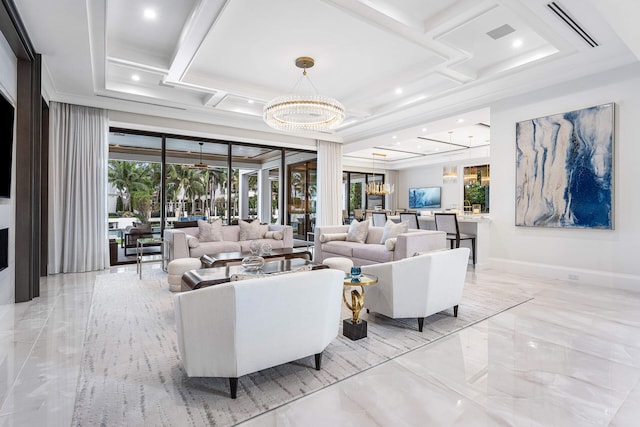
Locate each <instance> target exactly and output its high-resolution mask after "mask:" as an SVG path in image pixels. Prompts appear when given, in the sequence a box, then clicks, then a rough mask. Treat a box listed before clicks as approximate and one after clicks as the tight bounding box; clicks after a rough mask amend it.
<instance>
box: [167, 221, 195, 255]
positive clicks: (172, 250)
mask: <svg viewBox="0 0 640 427" xmlns="http://www.w3.org/2000/svg"><path fill="white" fill-rule="evenodd" d="M164 238H165V240H166V241H167V246H168V248H169V261H172V260H174V259H177V258H189V256H190V252H189V243H188V241H187V234H186V233H185V232H184V231H182V230H176V229H167V230H164Z"/></svg>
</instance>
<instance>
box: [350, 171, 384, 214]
mask: <svg viewBox="0 0 640 427" xmlns="http://www.w3.org/2000/svg"><path fill="white" fill-rule="evenodd" d="M342 180H343V184H344V185H345V188H347V187H348V192H345V194H347V195H348V197H345V206H344V209H345V210H346V211H347V212H348V213H349V217H353V218H356V219H361V218H362V217H364V215H365V212H366V211H367V210H376V209H384V208H385V198H384V196H383V195H377V194H367V184H369V183H380V184H384V175H381V174H370V173H362V172H343V174H342Z"/></svg>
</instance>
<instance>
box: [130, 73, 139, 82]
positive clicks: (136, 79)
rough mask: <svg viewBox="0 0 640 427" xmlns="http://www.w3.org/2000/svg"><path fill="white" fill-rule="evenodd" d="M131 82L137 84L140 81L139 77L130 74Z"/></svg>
mask: <svg viewBox="0 0 640 427" xmlns="http://www.w3.org/2000/svg"><path fill="white" fill-rule="evenodd" d="M131 80H133V81H134V82H139V81H140V76H139V75H137V74H132V75H131Z"/></svg>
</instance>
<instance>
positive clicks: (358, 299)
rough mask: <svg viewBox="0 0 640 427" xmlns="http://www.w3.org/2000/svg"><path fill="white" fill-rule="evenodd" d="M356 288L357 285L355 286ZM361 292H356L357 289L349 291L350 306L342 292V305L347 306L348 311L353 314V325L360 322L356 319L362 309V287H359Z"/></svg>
mask: <svg viewBox="0 0 640 427" xmlns="http://www.w3.org/2000/svg"><path fill="white" fill-rule="evenodd" d="M356 286H357V285H356ZM360 290H361V292H358V290H357V289H352V290H351V305H349V303H348V302H347V297H346V296H345V294H344V290H343V291H342V300H343V301H344V304H345V305H346V306H347V308H348V309H349V310H351V312H352V313H353V316H352V317H351V323H353V324H354V325H356V324H358V323H359V322H360V319H359V318H358V317H359V316H360V311H361V310H362V308H363V307H364V286H360Z"/></svg>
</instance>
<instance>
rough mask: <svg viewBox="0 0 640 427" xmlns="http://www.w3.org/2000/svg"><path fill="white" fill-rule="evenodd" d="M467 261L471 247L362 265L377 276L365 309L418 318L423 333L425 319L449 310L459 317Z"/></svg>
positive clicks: (365, 269) (370, 289) (370, 287)
mask: <svg viewBox="0 0 640 427" xmlns="http://www.w3.org/2000/svg"><path fill="white" fill-rule="evenodd" d="M468 260H469V248H459V249H452V250H443V251H434V252H429V253H426V254H423V255H418V256H414V257H411V258H405V259H401V260H399V261H392V262H387V263H384V264H376V265H365V266H362V272H363V273H369V274H374V275H376V276H378V283H377V284H376V285H374V286H369V287H368V288H367V292H366V293H365V296H364V306H365V307H366V308H367V312H370V311H373V312H375V313H380V314H383V315H385V316H387V317H391V318H394V319H396V318H410V317H415V318H417V319H418V330H419V331H420V332H422V327H423V324H424V318H425V317H428V316H431V315H432V314H435V313H438V312H440V311H442V310H445V309H447V308H449V307H453V315H454V316H456V317H457V316H458V304H459V303H460V300H461V299H462V289H463V287H464V280H465V276H466V273H467V263H468Z"/></svg>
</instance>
